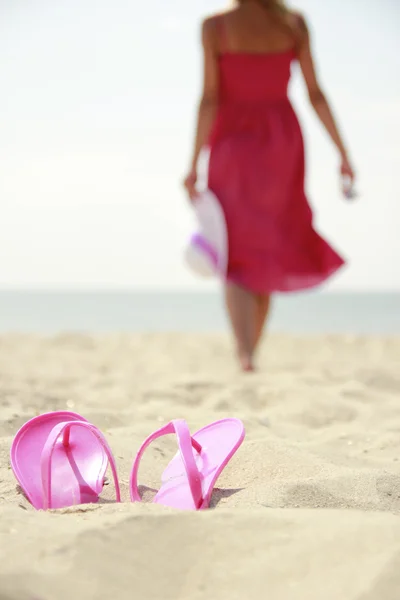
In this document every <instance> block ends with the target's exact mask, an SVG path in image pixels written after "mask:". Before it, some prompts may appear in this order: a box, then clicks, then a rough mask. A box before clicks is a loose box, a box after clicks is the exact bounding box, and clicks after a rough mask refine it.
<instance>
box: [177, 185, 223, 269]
mask: <svg viewBox="0 0 400 600" xmlns="http://www.w3.org/2000/svg"><path fill="white" fill-rule="evenodd" d="M194 212H195V216H196V221H197V231H196V233H194V234H193V235H192V236H191V238H190V240H189V244H188V245H187V247H186V250H185V260H186V264H187V265H188V266H189V268H190V269H191V270H192V271H193V272H194V273H195V274H196V275H199V276H201V277H221V278H223V279H225V277H226V271H227V266H228V234H227V228H226V222H225V216H224V212H223V210H222V207H221V205H220V203H219V201H218V199H217V198H216V196H215V194H213V192H211V191H210V190H205V191H204V192H202V193H201V194H200V195H199V196H198V198H196V200H195V202H194Z"/></svg>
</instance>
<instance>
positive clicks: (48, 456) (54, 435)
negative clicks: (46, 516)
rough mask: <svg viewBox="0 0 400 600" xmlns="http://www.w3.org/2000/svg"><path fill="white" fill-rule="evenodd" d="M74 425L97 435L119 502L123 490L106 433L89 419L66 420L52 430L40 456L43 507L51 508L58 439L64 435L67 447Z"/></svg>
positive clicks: (64, 442)
mask: <svg viewBox="0 0 400 600" xmlns="http://www.w3.org/2000/svg"><path fill="white" fill-rule="evenodd" d="M72 427H81V428H83V429H87V430H89V431H90V432H91V433H93V435H94V436H95V437H96V439H97V441H98V442H99V444H100V445H101V447H102V448H103V450H104V452H105V453H106V456H107V458H108V461H109V463H110V467H111V471H112V475H113V479H114V485H115V494H116V499H117V502H121V492H120V487H119V482H118V474H117V466H116V464H115V460H114V456H113V454H112V451H111V448H110V446H109V445H108V443H107V440H106V438H105V437H104V435H103V434H102V433H101V431H99V429H97V427H95V426H94V425H91V424H90V423H88V422H87V421H66V422H64V423H58V425H55V426H54V427H53V429H52V430H51V432H50V434H49V436H48V438H47V440H46V443H45V445H44V447H43V450H42V455H41V458H40V469H41V475H42V490H43V508H44V509H45V510H46V509H49V508H51V507H52V506H51V504H52V502H51V463H52V458H53V453H54V449H55V447H56V444H57V441H58V440H59V438H60V436H61V435H63V444H64V446H65V447H68V445H69V436H70V432H71V428H72Z"/></svg>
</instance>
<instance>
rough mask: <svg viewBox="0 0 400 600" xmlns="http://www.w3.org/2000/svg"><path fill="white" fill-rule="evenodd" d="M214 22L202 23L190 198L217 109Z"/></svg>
mask: <svg viewBox="0 0 400 600" xmlns="http://www.w3.org/2000/svg"><path fill="white" fill-rule="evenodd" d="M216 30H217V29H216V23H215V20H214V19H213V18H211V19H206V20H205V21H204V22H203V25H202V45H203V55H204V59H203V64H204V75H203V93H202V96H201V99H200V103H199V108H198V115H197V127H196V135H195V142H194V149H193V155H192V159H191V164H190V171H189V175H188V176H187V177H186V179H185V187H186V189H187V191H188V193H189V195H190V197H191V198H193V197H194V196H195V193H196V192H195V185H196V181H197V163H198V159H199V155H200V152H201V150H202V148H203V147H204V146H205V145H206V143H207V140H208V137H209V135H210V132H211V128H212V126H213V124H214V121H215V117H216V114H217V110H218V88H219V65H218V50H217V44H216V35H215V33H216Z"/></svg>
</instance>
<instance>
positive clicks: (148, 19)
mask: <svg viewBox="0 0 400 600" xmlns="http://www.w3.org/2000/svg"><path fill="white" fill-rule="evenodd" d="M295 5H296V7H298V8H299V9H301V10H303V11H304V12H305V13H306V16H307V17H308V19H309V22H310V24H311V28H312V31H313V38H314V49H315V53H316V58H317V64H318V67H319V70H320V75H321V80H322V82H323V85H324V88H325V91H326V92H327V95H328V97H329V98H330V99H331V101H332V104H333V107H334V110H335V112H336V114H337V116H338V118H339V123H340V125H341V128H342V130H343V132H344V135H345V138H346V141H347V142H348V145H349V148H350V149H351V154H352V157H353V160H354V164H355V167H356V170H357V173H358V176H359V184H358V188H359V191H360V198H359V200H358V201H357V202H356V203H354V204H347V203H346V202H345V201H344V200H342V198H341V196H340V193H339V189H338V183H339V182H338V162H337V157H336V155H335V151H334V150H333V148H332V146H331V144H330V143H329V141H328V140H327V137H326V135H325V134H324V132H323V131H322V128H321V126H320V125H319V124H318V122H317V120H316V118H315V117H314V116H313V115H312V113H311V110H310V108H309V107H308V106H307V102H306V95H305V93H304V88H303V86H302V84H301V83H300V81H299V77H298V74H297V72H296V74H295V76H294V79H293V86H292V93H291V95H292V98H293V102H294V104H295V107H296V108H297V110H298V114H299V117H300V119H301V122H302V123H303V125H304V127H305V137H306V143H307V156H308V159H309V161H308V166H309V172H308V183H307V187H308V191H309V197H310V201H311V204H312V206H313V208H314V210H315V211H316V223H317V226H318V229H319V230H320V231H321V232H322V233H323V234H324V235H326V236H327V238H328V239H329V240H330V241H331V242H332V243H333V245H334V246H335V247H336V248H337V249H338V250H339V251H340V252H342V253H343V254H344V255H345V256H346V257H348V259H349V266H348V267H347V268H346V270H345V271H344V272H343V273H342V274H340V275H339V276H338V277H337V278H336V279H335V280H334V281H333V282H332V283H331V284H330V286H329V287H330V288H331V289H348V290H358V289H385V290H387V289H397V290H400V235H399V230H400V79H399V77H398V73H400V42H399V39H398V31H399V27H400V2H398V0H379V2H377V1H376V0H323V1H321V0H298V1H297V2H296V4H295ZM223 6H224V2H222V3H221V2H218V1H217V0H168V1H167V0H152V1H151V2H147V1H146V0H143V1H142V2H139V0H134V1H133V0H113V2H110V1H109V0H107V1H106V0H57V1H56V2H55V1H54V0H35V1H34V2H31V1H28V0H0V57H1V58H0V90H1V96H0V286H26V287H32V286H46V287H54V286H85V287H92V286H96V287H98V286H101V287H106V286H118V287H120V286H122V287H133V286H142V287H153V286H162V287H166V286H168V287H179V288H183V287H189V288H196V289H197V288H198V289H207V288H205V285H204V283H203V282H201V281H200V282H199V281H197V280H196V279H194V278H193V276H192V275H191V274H190V273H189V272H188V271H187V269H186V267H185V265H184V264H183V261H182V248H183V247H184V245H185V242H186V239H187V237H188V235H189V233H190V230H191V225H192V215H191V212H190V209H189V208H188V206H187V203H186V201H185V197H184V194H183V193H182V190H181V186H180V180H181V178H182V175H183V174H184V172H185V170H186V167H187V165H188V161H189V158H190V153H191V144H192V136H193V126H194V116H195V104H196V102H197V95H198V93H199V89H200V83H201V62H200V61H201V55H200V45H199V19H200V17H201V16H204V15H205V14H207V13H209V12H213V11H216V10H218V9H220V8H222V7H223ZM341 11H342V12H341ZM155 15H156V20H155V21H154V18H155Z"/></svg>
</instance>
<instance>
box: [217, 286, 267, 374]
mask: <svg viewBox="0 0 400 600" xmlns="http://www.w3.org/2000/svg"><path fill="white" fill-rule="evenodd" d="M225 298H226V306H227V309H228V314H229V317H230V320H231V324H232V329H233V332H234V335H235V338H236V344H237V352H238V355H239V360H240V364H241V366H242V368H243V370H244V371H253V370H254V365H253V354H254V340H255V339H256V337H257V324H258V316H259V310H258V302H257V296H256V294H253V293H252V292H249V291H247V290H245V289H243V288H241V287H239V286H238V285H236V284H234V283H228V284H227V286H226V289H225Z"/></svg>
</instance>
